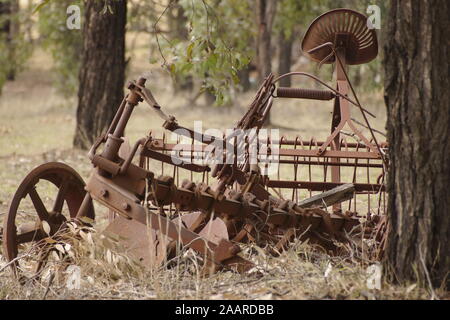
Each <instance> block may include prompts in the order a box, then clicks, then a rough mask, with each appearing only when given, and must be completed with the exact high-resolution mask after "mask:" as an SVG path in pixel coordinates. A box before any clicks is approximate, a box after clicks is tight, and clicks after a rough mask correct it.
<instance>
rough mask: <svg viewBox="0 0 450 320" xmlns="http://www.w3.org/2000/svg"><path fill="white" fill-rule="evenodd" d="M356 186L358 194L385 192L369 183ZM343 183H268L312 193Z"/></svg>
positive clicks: (279, 181)
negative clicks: (306, 190)
mask: <svg viewBox="0 0 450 320" xmlns="http://www.w3.org/2000/svg"><path fill="white" fill-rule="evenodd" d="M353 184H354V185H355V191H356V192H363V191H367V192H372V193H373V194H377V193H379V192H380V191H385V187H384V186H383V185H380V184H369V183H353ZM340 185H342V183H336V182H311V181H290V180H270V181H268V182H267V186H269V187H273V188H286V189H291V188H298V189H308V190H311V191H327V190H331V189H333V188H336V187H339V186H340Z"/></svg>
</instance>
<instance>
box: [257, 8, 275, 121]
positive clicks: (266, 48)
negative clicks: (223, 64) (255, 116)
mask: <svg viewBox="0 0 450 320" xmlns="http://www.w3.org/2000/svg"><path fill="white" fill-rule="evenodd" d="M256 4H257V5H256V21H257V25H258V36H257V54H258V74H259V75H258V82H259V84H261V83H262V82H263V81H264V79H265V78H266V77H267V76H268V75H269V74H270V73H271V72H272V52H271V32H272V25H273V21H274V18H275V14H276V7H277V0H257V2H256ZM267 124H270V115H268V117H267V120H266V125H267Z"/></svg>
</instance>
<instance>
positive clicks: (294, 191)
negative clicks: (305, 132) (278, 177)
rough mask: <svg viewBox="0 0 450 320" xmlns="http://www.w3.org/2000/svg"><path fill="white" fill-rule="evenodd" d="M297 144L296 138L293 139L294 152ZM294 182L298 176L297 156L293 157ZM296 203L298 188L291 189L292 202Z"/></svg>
mask: <svg viewBox="0 0 450 320" xmlns="http://www.w3.org/2000/svg"><path fill="white" fill-rule="evenodd" d="M297 142H298V136H296V137H295V142H294V150H297ZM294 160H295V161H294V181H297V175H298V163H297V162H298V156H295V157H294ZM294 200H295V201H296V202H298V188H294V189H292V201H294Z"/></svg>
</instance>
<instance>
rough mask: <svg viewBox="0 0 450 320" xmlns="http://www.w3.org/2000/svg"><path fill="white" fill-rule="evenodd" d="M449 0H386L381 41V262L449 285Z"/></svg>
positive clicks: (411, 276)
mask: <svg viewBox="0 0 450 320" xmlns="http://www.w3.org/2000/svg"><path fill="white" fill-rule="evenodd" d="M449 16H450V3H449V2H448V1H447V0H422V1H413V0H402V1H392V2H391V8H390V17H389V26H388V30H387V31H388V33H387V38H386V45H385V58H384V59H385V63H384V65H385V67H384V68H385V101H386V105H387V111H388V117H387V118H388V122H387V131H388V140H389V154H390V168H389V174H388V191H389V201H388V219H389V224H390V227H389V231H388V241H387V248H386V256H385V266H386V267H387V270H388V272H389V273H390V274H392V275H394V276H395V279H396V280H398V281H401V282H403V281H408V280H412V281H419V282H420V283H421V284H422V285H431V284H432V286H434V287H439V286H441V285H444V286H445V287H446V288H447V289H448V288H449V277H448V276H449V270H450V254H449V253H450V186H449V181H450V161H449V159H450V154H449V153H450V103H449V101H450V91H449V90H448V80H449V79H450V50H449V48H450V46H449V42H450V39H449V30H450V23H449V19H448V17H449Z"/></svg>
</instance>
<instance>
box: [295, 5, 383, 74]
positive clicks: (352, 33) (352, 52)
mask: <svg viewBox="0 0 450 320" xmlns="http://www.w3.org/2000/svg"><path fill="white" fill-rule="evenodd" d="M340 35H344V36H345V35H347V39H348V40H347V41H346V43H336V42H337V39H338V36H340ZM327 42H332V43H333V44H334V47H335V48H337V47H338V46H339V45H341V46H345V58H346V64H349V65H358V64H363V63H367V62H370V61H372V60H373V59H375V57H376V56H377V54H378V40H377V34H376V32H375V30H374V29H369V28H368V27H367V17H366V16H365V15H363V14H361V13H359V12H357V11H354V10H350V9H335V10H331V11H328V12H326V13H324V14H322V15H321V16H319V17H318V18H316V19H315V20H314V21H313V22H312V23H311V25H310V26H309V28H308V30H307V31H306V34H305V37H304V38H303V41H302V50H303V52H304V54H305V55H306V56H308V57H309V58H310V59H312V60H314V61H317V62H321V61H322V60H324V59H325V58H327V56H329V55H330V54H331V53H332V50H331V48H329V47H323V48H321V49H319V50H315V51H314V52H311V53H308V51H310V50H311V49H314V48H316V47H318V46H320V45H322V44H324V43H327ZM334 60H335V57H334V56H331V57H330V58H329V59H327V60H326V61H324V63H333V62H334Z"/></svg>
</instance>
